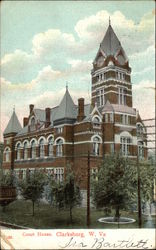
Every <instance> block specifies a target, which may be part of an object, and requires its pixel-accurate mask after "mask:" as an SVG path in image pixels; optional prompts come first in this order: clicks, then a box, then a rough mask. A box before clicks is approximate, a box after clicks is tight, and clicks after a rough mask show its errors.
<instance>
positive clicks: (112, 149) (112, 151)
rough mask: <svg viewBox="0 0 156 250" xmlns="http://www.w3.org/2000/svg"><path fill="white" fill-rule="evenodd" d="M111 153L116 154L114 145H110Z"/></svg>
mask: <svg viewBox="0 0 156 250" xmlns="http://www.w3.org/2000/svg"><path fill="white" fill-rule="evenodd" d="M110 151H111V154H114V143H111V144H110Z"/></svg>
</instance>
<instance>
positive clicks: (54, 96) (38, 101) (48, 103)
mask: <svg viewBox="0 0 156 250" xmlns="http://www.w3.org/2000/svg"><path fill="white" fill-rule="evenodd" d="M65 91H66V90H65V88H63V89H60V90H59V91H57V92H56V91H45V92H44V93H42V94H41V95H39V96H37V97H35V98H32V99H30V103H34V104H35V106H36V107H38V108H46V107H51V108H52V107H55V106H57V105H59V104H60V102H61V100H62V98H63V96H64V94H65ZM69 93H70V95H71V97H72V99H73V101H74V103H75V104H77V102H78V98H80V97H83V98H85V103H89V96H88V93H87V91H76V90H69Z"/></svg>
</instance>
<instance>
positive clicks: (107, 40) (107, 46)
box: [100, 18, 128, 60]
mask: <svg viewBox="0 0 156 250" xmlns="http://www.w3.org/2000/svg"><path fill="white" fill-rule="evenodd" d="M100 49H101V50H102V51H103V52H104V53H105V55H106V56H110V55H112V56H115V55H116V54H117V53H118V52H119V51H120V50H121V51H122V52H123V54H124V56H125V59H126V60H128V58H127V56H126V54H125V52H124V49H123V48H122V46H121V43H120V41H119V39H118V37H117V36H116V34H115V32H114V30H113V28H112V26H111V21H110V18H109V26H108V29H107V31H106V34H105V36H104V38H103V40H102V42H101V44H100Z"/></svg>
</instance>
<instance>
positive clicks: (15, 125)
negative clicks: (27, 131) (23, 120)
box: [3, 111, 22, 135]
mask: <svg viewBox="0 0 156 250" xmlns="http://www.w3.org/2000/svg"><path fill="white" fill-rule="evenodd" d="M21 130H22V127H21V124H20V122H19V120H18V118H17V115H16V113H15V111H13V114H12V116H11V118H10V120H9V122H8V125H7V127H6V129H5V130H4V133H3V134H4V135H6V134H10V133H18V132H20V131H21Z"/></svg>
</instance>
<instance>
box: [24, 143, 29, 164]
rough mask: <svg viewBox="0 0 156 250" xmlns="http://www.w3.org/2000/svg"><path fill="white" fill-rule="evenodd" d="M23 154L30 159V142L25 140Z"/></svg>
mask: <svg viewBox="0 0 156 250" xmlns="http://www.w3.org/2000/svg"><path fill="white" fill-rule="evenodd" d="M23 156H24V159H25V160H26V159H28V142H25V143H24V147H23Z"/></svg>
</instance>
